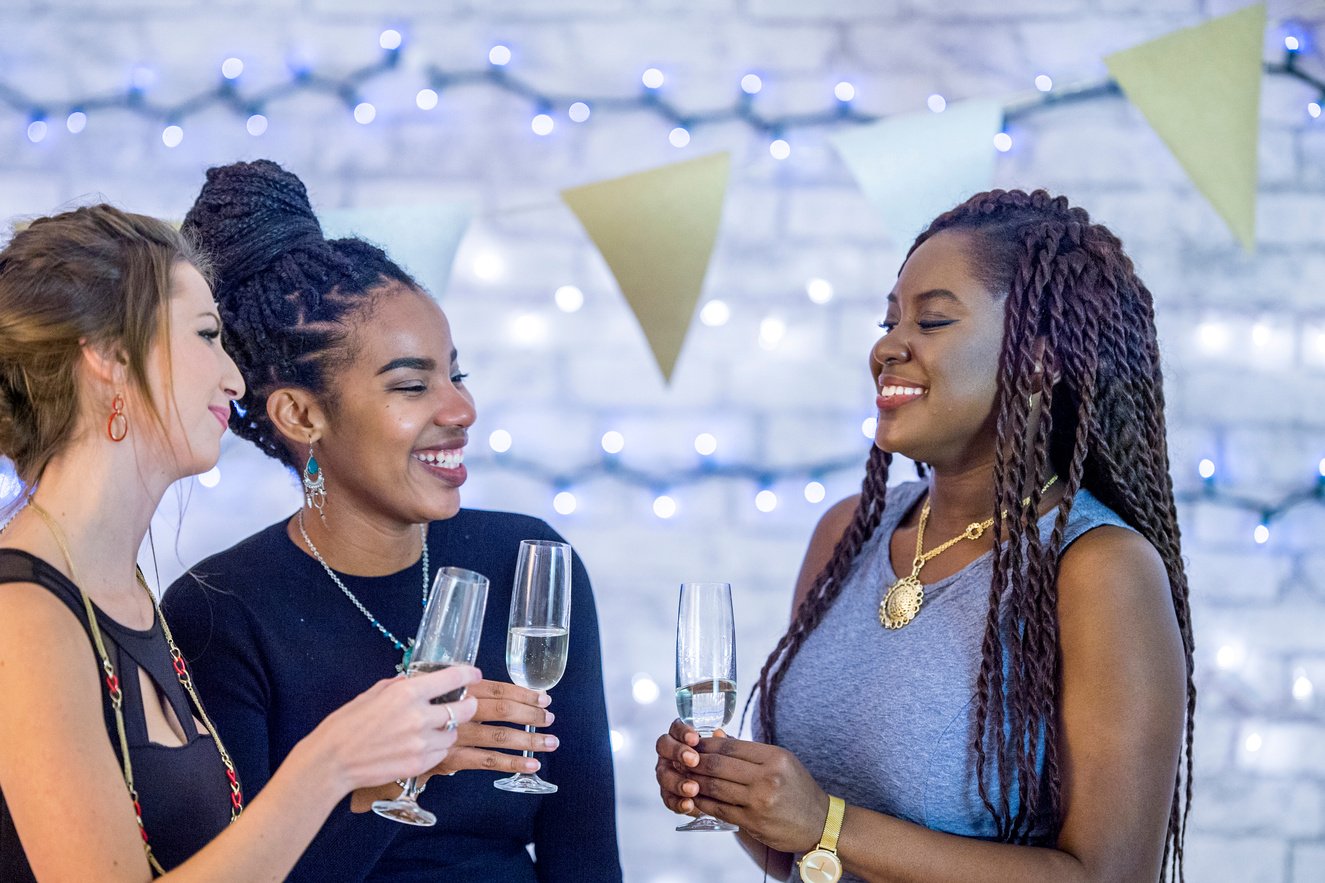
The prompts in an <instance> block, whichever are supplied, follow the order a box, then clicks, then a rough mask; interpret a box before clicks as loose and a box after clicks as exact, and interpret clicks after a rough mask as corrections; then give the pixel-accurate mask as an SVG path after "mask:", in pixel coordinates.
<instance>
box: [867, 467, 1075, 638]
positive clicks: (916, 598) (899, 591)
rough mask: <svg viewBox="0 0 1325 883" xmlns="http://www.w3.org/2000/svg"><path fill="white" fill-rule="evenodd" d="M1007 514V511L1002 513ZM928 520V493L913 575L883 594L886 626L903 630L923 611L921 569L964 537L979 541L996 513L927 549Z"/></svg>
mask: <svg viewBox="0 0 1325 883" xmlns="http://www.w3.org/2000/svg"><path fill="white" fill-rule="evenodd" d="M1056 481H1058V476H1057V475H1054V476H1052V477H1050V479H1049V480H1048V481H1046V482H1045V483H1044V487H1042V488H1040V493H1042V494H1043V493H1044V492H1045V491H1047V490H1049V488H1050V487H1052V486H1053V484H1054V482H1056ZM1030 502H1031V498H1030V497H1026V498H1025V499H1024V500H1022V501H1021V505H1022V507H1026V506H1029V505H1030ZM1003 514H1004V515H1005V516H1006V515H1007V513H1006V512H1004V513H1003ZM927 521H929V496H928V495H926V497H925V505H924V506H923V507H922V508H921V510H920V525H919V527H918V528H917V529H916V555H915V558H914V559H912V561H911V574H910V575H909V576H904V577H902V578H901V579H899V580H897V582H895V583H893V584H892V585H891V586H889V587H888V592H887V594H885V595H884V596H883V601H881V602H880V603H879V625H881V626H883V627H884V628H886V629H900V628H901V627H902V626H904V625H906V624H907V623H908V622H910V621H911V620H913V619H915V618H916V614H917V613H919V612H920V606H921V605H922V604H924V603H925V587H924V586H923V585H921V584H920V570H921V568H923V567H924V566H925V565H926V564H927V563H928V562H930V561H932V560H933V559H935V558H937V557H938V556H939V555H941V554H943V553H944V552H946V551H948V550H949V549H951V548H952V547H953V546H955V545H957V544H958V543H960V542H961V541H962V540H978V539H980V537H982V536H984V533H985V531H986V530H988V529H989V528H991V527H993V526H994V519H993V516H990V517H989V518H986V519H985V520H984V521H973V522H971V523H970V524H968V525H966V530H964V531H962V532H961V533H959V534H957V536H955V537H953V538H952V539H950V540H948V541H947V542H946V543H942V544H940V545H938V546H935V547H934V548H932V549H930V550H929V551H928V552H926V551H924V548H925V522H927Z"/></svg>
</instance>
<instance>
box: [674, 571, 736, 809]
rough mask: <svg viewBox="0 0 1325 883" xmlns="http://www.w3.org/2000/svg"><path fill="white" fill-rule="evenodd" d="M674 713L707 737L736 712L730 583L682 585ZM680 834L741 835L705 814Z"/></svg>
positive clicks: (678, 610) (733, 631)
mask: <svg viewBox="0 0 1325 883" xmlns="http://www.w3.org/2000/svg"><path fill="white" fill-rule="evenodd" d="M676 710H677V712H679V713H680V715H681V720H683V721H685V722H686V723H687V724H689V725H690V726H692V727H694V728H695V729H696V730H698V731H699V735H700V736H701V737H703V738H707V737H709V736H712V735H713V731H714V730H716V729H718V728H719V727H725V726H727V724H728V723H729V722H730V721H731V719H732V715H733V714H735V713H736V624H735V620H734V617H733V616H732V587H731V584H730V583H682V584H681V602H680V604H679V606H678V609H677V614H676ZM676 830H678V831H739V830H740V828H739V827H737V826H736V825H733V824H730V823H728V822H724V821H721V820H720V819H715V818H713V816H711V815H709V814H708V813H704V814H703V815H700V816H699V817H698V818H696V819H695V820H694V821H691V822H689V823H687V824H685V825H681V826H679V827H678V828H677V829H676Z"/></svg>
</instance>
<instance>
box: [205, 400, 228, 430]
mask: <svg viewBox="0 0 1325 883" xmlns="http://www.w3.org/2000/svg"><path fill="white" fill-rule="evenodd" d="M207 410H208V411H211V412H212V416H213V417H215V418H216V419H217V420H218V421H220V423H221V428H222V429H226V428H228V427H229V426H230V409H229V408H219V407H217V406H216V405H213V406H211V407H210V408H208V409H207Z"/></svg>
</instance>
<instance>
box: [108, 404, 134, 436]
mask: <svg viewBox="0 0 1325 883" xmlns="http://www.w3.org/2000/svg"><path fill="white" fill-rule="evenodd" d="M110 409H111V410H110V419H109V420H107V421H106V437H107V438H109V439H110V440H111V441H113V442H122V441H124V439H125V437H126V436H128V434H129V418H128V417H126V416H124V396H122V395H120V394H119V393H116V394H115V398H114V399H112V400H111V403H110Z"/></svg>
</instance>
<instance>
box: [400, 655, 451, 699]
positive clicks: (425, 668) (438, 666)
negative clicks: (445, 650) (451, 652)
mask: <svg viewBox="0 0 1325 883" xmlns="http://www.w3.org/2000/svg"><path fill="white" fill-rule="evenodd" d="M450 667H451V663H449V662H411V663H410V664H409V674H411V675H421V674H427V673H428V672H430V671H441V670H442V669H444V668H450ZM464 698H465V688H464V687H460V688H458V689H455V690H452V691H451V692H450V693H443V694H442V695H441V696H436V697H434V698H433V699H432V700H431V701H432V704H433V705H445V704H446V703H448V702H459V701H460V700H461V699H464Z"/></svg>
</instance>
